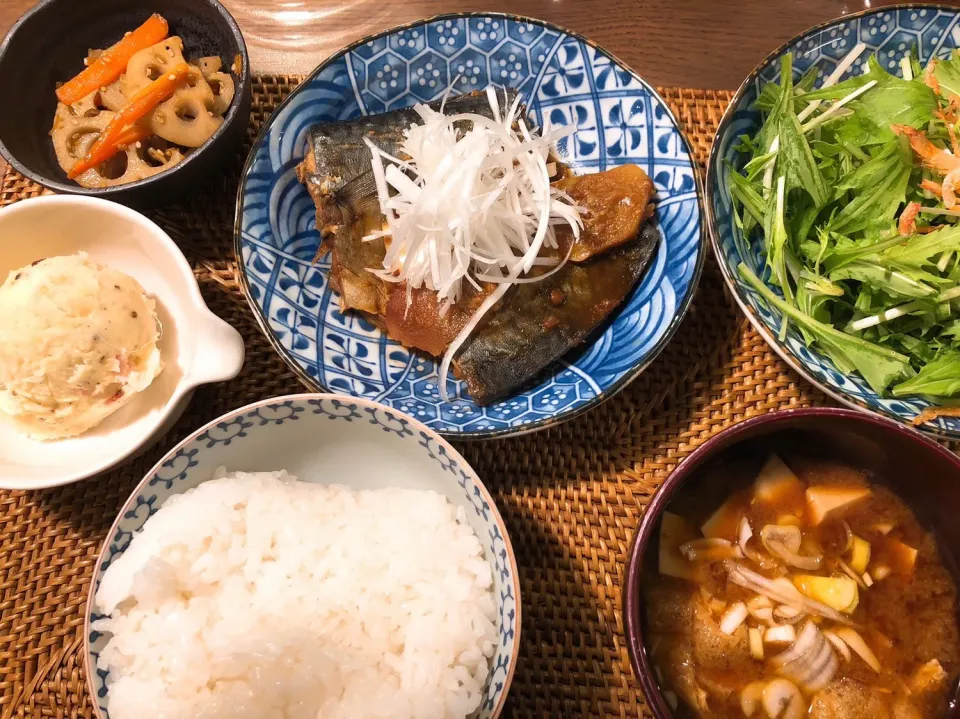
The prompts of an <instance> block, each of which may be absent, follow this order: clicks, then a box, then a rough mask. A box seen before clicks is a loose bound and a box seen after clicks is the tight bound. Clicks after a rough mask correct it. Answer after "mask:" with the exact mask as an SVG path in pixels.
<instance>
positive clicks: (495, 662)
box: [84, 394, 521, 719]
mask: <svg viewBox="0 0 960 719" xmlns="http://www.w3.org/2000/svg"><path fill="white" fill-rule="evenodd" d="M218 467H226V469H227V471H230V472H237V471H239V472H275V471H278V470H281V469H285V470H287V471H288V472H289V473H290V474H292V475H293V476H295V477H297V478H298V479H299V480H301V481H307V482H322V483H328V484H339V485H345V486H349V487H351V488H352V489H354V490H366V489H380V488H383V487H400V488H403V489H417V490H432V491H434V492H437V493H438V494H442V495H444V496H445V497H447V499H448V500H449V501H450V502H451V503H452V504H454V505H456V506H457V507H461V508H462V509H463V510H464V516H465V517H466V521H467V522H468V523H469V524H470V526H471V527H472V528H473V530H474V531H475V532H476V533H477V536H478V537H479V538H480V543H481V544H482V545H483V552H484V559H485V560H486V561H487V562H489V563H490V569H491V572H492V574H493V592H494V600H495V603H496V605H497V609H498V612H497V613H498V617H499V618H498V620H497V629H498V632H499V635H500V640H499V642H498V644H497V646H496V648H495V652H494V655H493V657H492V658H491V660H490V676H489V678H488V680H487V686H486V689H485V691H484V697H483V703H482V705H481V707H480V709H479V710H478V711H477V713H476V714H475V715H474V716H473V719H496V718H497V717H498V716H499V715H500V713H501V711H502V709H503V705H504V701H505V700H506V696H507V691H508V689H509V687H510V682H511V680H512V679H513V674H514V670H515V669H516V663H517V657H518V655H519V652H520V607H521V604H520V580H519V575H518V573H517V560H516V557H515V555H514V553H513V547H512V545H511V544H510V538H509V536H508V535H507V528H506V525H504V523H503V518H502V517H501V516H500V513H499V512H498V511H497V507H496V504H495V503H494V501H493V498H492V497H491V496H490V493H489V492H488V491H487V489H486V487H484V485H483V482H481V481H480V478H479V477H478V476H477V474H476V472H474V471H473V469H472V468H471V467H470V465H469V464H467V462H466V460H464V459H463V457H461V456H460V454H459V453H458V452H457V451H456V450H455V449H454V448H453V447H452V446H450V445H449V444H448V443H447V442H446V441H445V440H444V439H442V438H441V437H440V436H438V435H437V434H436V433H435V432H433V431H431V430H429V429H428V428H427V427H425V426H424V425H422V424H421V423H419V422H417V421H415V420H412V419H411V418H410V417H407V416H405V415H403V414H401V413H399V412H395V411H394V410H392V409H390V408H389V407H384V406H383V405H379V404H375V403H373V402H368V401H366V400H360V399H353V398H343V397H339V396H334V395H319V394H302V395H291V396H287V397H274V398H272V399H267V400H263V401H261V402H256V403H254V404H251V405H248V406H246V407H242V408H241V409H238V410H234V411H233V412H229V413H228V414H225V415H224V416H222V417H220V418H219V419H216V420H214V421H213V422H210V423H209V424H208V425H206V426H205V427H201V428H200V429H198V430H197V431H196V432H194V433H193V434H192V435H190V436H189V437H187V438H186V439H184V440H183V441H182V442H180V444H178V445H177V446H176V447H174V448H173V449H172V450H170V452H168V453H167V455H166V456H165V457H164V458H163V459H161V460H160V461H159V462H158V463H157V465H156V466H155V467H154V468H153V469H152V470H150V472H149V473H147V475H146V476H145V477H144V478H143V480H142V481H141V482H140V484H139V485H138V486H137V488H136V489H135V490H134V491H133V494H132V495H131V496H130V498H129V499H128V500H127V501H126V503H125V504H124V506H123V509H122V510H121V511H120V514H119V516H118V517H117V520H116V521H115V522H114V525H113V527H112V528H111V529H110V533H109V534H108V535H107V539H106V541H105V542H104V545H103V547H102V548H101V550H100V556H99V557H98V559H97V564H96V569H95V572H94V577H93V582H92V583H91V586H90V596H89V598H88V601H87V611H86V623H85V627H84V639H85V642H84V646H85V650H86V651H85V653H86V668H87V684H88V687H89V689H90V693H91V697H92V698H93V704H94V706H95V707H96V712H97V716H98V717H99V719H109V713H108V711H107V699H108V693H109V688H108V684H109V672H107V671H104V670H102V669H98V668H97V657H98V656H99V654H100V652H101V651H102V650H103V648H104V646H106V644H107V641H108V640H109V637H108V636H106V635H104V634H101V633H100V632H97V631H93V630H92V629H91V623H92V622H94V621H96V620H97V619H101V618H102V617H101V616H100V615H98V614H96V613H95V612H94V602H93V600H94V596H95V594H96V591H97V589H98V588H99V586H100V580H101V578H102V576H103V573H104V572H105V571H106V570H107V568H108V567H109V566H110V565H111V564H112V563H113V562H115V561H116V560H117V558H118V557H120V556H121V555H122V554H123V553H124V552H125V551H126V550H127V547H128V546H130V540H131V539H132V538H133V535H134V534H136V533H137V532H139V531H140V530H141V529H142V528H143V525H144V523H145V522H146V521H147V519H149V518H150V517H151V516H152V515H153V514H155V513H156V511H157V510H158V509H160V507H161V506H163V504H164V502H166V501H167V500H168V499H170V497H172V496H174V495H177V494H182V493H183V492H186V491H187V490H188V489H192V488H193V487H196V486H197V485H199V484H201V483H202V482H206V481H207V480H209V479H211V478H212V477H213V474H214V471H215V470H216V469H217V468H218ZM400 551H402V548H401V550H400ZM144 719H147V717H146V716H145V717H144Z"/></svg>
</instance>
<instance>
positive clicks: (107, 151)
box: [67, 62, 190, 180]
mask: <svg viewBox="0 0 960 719" xmlns="http://www.w3.org/2000/svg"><path fill="white" fill-rule="evenodd" d="M189 72H190V66H189V65H187V64H186V63H185V62H181V63H180V64H179V65H177V66H176V67H174V68H173V69H172V70H170V71H169V72H166V73H164V74H163V75H161V76H160V77H158V78H157V79H156V80H154V81H153V82H151V83H150V84H149V85H147V86H146V87H144V88H143V89H141V90H139V91H138V92H137V93H136V94H134V96H133V97H131V98H130V101H129V102H128V103H127V104H126V105H124V106H123V107H122V108H120V110H119V112H117V114H116V115H114V117H113V119H112V120H110V122H109V123H107V126H106V127H105V128H103V131H102V132H101V133H100V135H99V136H98V137H97V139H96V140H95V141H94V143H93V145H91V146H90V150H89V151H87V154H86V155H84V157H83V158H82V159H80V160H78V161H77V163H76V164H75V165H74V166H73V168H72V169H71V170H70V172H68V173H67V177H69V178H70V179H71V180H72V179H73V178H75V177H76V176H77V175H81V174H83V173H84V172H86V171H87V170H89V169H90V168H91V167H96V166H97V165H99V164H100V163H101V162H106V161H107V160H109V159H110V158H111V157H113V156H114V155H115V154H116V153H117V151H118V150H119V149H120V145H121V144H122V142H121V141H122V140H124V139H125V137H126V135H125V131H126V128H127V126H128V125H133V124H134V123H136V122H137V121H138V120H141V119H143V118H144V117H146V116H147V115H148V114H150V112H151V111H152V110H153V109H154V108H155V107H156V106H157V105H159V104H160V103H161V102H163V101H164V100H166V99H167V98H168V97H170V96H171V95H172V94H173V93H174V92H176V91H177V88H178V87H180V85H181V83H182V82H183V81H184V80H185V79H186V77H187V75H188V74H189ZM127 141H128V142H129V140H127Z"/></svg>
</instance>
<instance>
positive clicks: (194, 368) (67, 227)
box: [0, 195, 244, 489]
mask: <svg viewBox="0 0 960 719" xmlns="http://www.w3.org/2000/svg"><path fill="white" fill-rule="evenodd" d="M79 251H84V252H86V253H87V254H89V255H90V257H91V259H93V260H94V261H96V262H99V263H100V264H103V265H108V266H110V267H113V268H115V269H117V270H120V271H121V272H124V273H126V274H127V275H129V276H131V277H133V278H134V279H135V280H137V281H138V282H139V283H140V284H141V285H142V286H143V288H144V289H145V290H146V292H147V294H148V295H150V296H151V297H152V298H153V299H154V300H155V301H156V304H157V314H158V316H159V318H160V321H161V322H162V323H163V337H162V339H161V340H160V353H161V356H162V357H163V360H164V364H165V366H164V370H163V372H162V373H161V374H160V376H159V377H157V379H156V380H154V382H153V384H152V385H151V386H150V387H149V388H148V389H147V390H146V391H145V392H142V393H141V394H139V395H138V396H136V397H135V398H133V399H132V400H130V402H129V403H128V404H127V405H125V406H124V407H123V408H122V409H120V410H119V411H118V412H116V413H115V414H113V415H111V416H110V417H109V418H108V419H107V420H106V421H105V422H103V424H101V425H100V426H98V427H95V428H94V429H92V430H90V431H89V432H86V433H85V434H82V435H80V436H79V437H75V438H71V439H65V440H59V441H53V442H40V441H35V440H32V439H29V438H28V437H26V436H24V435H23V434H22V433H20V432H18V431H17V430H16V429H15V428H14V426H13V424H12V423H11V422H9V420H7V419H6V418H0V488H3V489H40V488H45V487H54V486H58V485H62V484H69V483H71V482H76V481H78V480H80V479H84V478H86V477H90V476H91V475H94V474H97V473H98V472H102V471H104V470H106V469H109V468H110V467H112V466H114V465H115V464H117V463H118V462H120V461H122V460H123V459H126V458H127V457H129V456H131V455H133V454H135V453H137V452H139V451H142V450H144V449H146V448H147V447H148V446H149V443H150V442H151V441H153V440H156V439H159V437H160V435H161V434H162V433H163V432H164V431H166V430H167V429H169V428H170V426H171V425H172V424H173V423H174V422H175V421H176V420H177V418H179V416H180V414H182V412H183V410H184V409H185V408H186V405H187V402H188V401H189V399H190V395H191V394H192V392H193V390H194V389H195V388H196V387H197V386H198V385H201V384H206V383H209V382H220V381H223V380H227V379H230V378H232V377H235V376H236V375H237V374H238V373H239V372H240V368H241V367H242V366H243V356H244V350H243V340H242V338H241V337H240V334H239V333H238V332H237V331H236V330H235V329H233V328H232V327H231V326H230V325H228V324H227V323H226V322H224V321H223V320H221V319H220V318H219V317H217V316H216V315H214V314H213V313H212V312H211V311H210V310H209V309H207V306H206V305H205V304H204V302H203V298H202V297H201V296H200V288H199V287H198V286H197V281H196V279H195V278H194V276H193V271H192V269H191V268H190V265H189V264H188V263H187V260H186V258H185V257H184V256H183V254H182V253H181V252H180V250H179V249H178V248H177V246H176V244H174V242H173V240H171V239H170V237H169V236H168V235H167V234H166V233H165V232H164V231H163V230H161V229H160V228H159V227H158V226H157V225H156V224H154V223H153V222H151V221H150V220H148V219H147V218H146V217H144V216H143V215H141V214H139V213H137V212H135V211H133V210H131V209H129V208H126V207H123V206H122V205H117V204H115V203H112V202H108V201H106V200H100V199H96V198H91V197H80V196H73V195H56V196H47V197H39V198H36V199H32V200H25V201H23V202H18V203H16V204H14V205H11V206H9V207H7V208H5V209H3V210H0V282H2V281H3V280H5V279H6V277H7V274H8V273H9V272H10V271H12V270H16V269H18V268H20V267H23V266H24V265H28V264H30V263H31V262H34V261H36V260H40V259H43V258H46V257H53V256H56V255H70V254H74V253H76V252H79Z"/></svg>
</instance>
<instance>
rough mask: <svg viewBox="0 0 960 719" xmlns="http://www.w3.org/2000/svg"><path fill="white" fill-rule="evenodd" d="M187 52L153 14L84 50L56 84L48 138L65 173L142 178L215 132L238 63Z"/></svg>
mask: <svg viewBox="0 0 960 719" xmlns="http://www.w3.org/2000/svg"><path fill="white" fill-rule="evenodd" d="M185 52H189V48H184V44H183V41H182V40H181V38H179V37H177V36H176V35H170V34H169V26H168V24H167V21H166V20H165V19H164V18H163V17H161V16H160V15H156V14H155V15H152V16H151V17H150V18H148V19H147V21H146V22H144V23H143V24H142V25H141V26H140V27H138V28H136V29H135V30H133V31H132V32H128V33H127V34H126V35H124V36H123V37H122V38H120V39H119V40H118V41H117V42H116V43H115V44H114V45H112V46H111V47H108V48H106V49H105V50H90V51H89V53H88V54H87V57H86V58H85V59H84V65H85V66H86V67H85V69H84V70H83V71H82V72H81V73H80V74H78V75H77V76H76V77H74V78H72V79H70V80H68V81H66V82H64V83H62V84H61V85H59V86H58V87H57V88H56V94H57V100H58V102H57V109H56V113H55V115H54V118H53V128H52V129H51V130H50V138H51V140H52V142H53V147H54V151H55V152H56V156H57V162H58V163H59V164H60V167H62V168H63V170H64V172H66V173H67V177H68V178H69V179H71V180H73V181H74V182H76V183H77V184H78V185H81V186H82V187H88V188H102V187H113V186H115V185H123V184H127V183H130V182H135V181H137V180H142V179H145V178H147V177H151V176H153V175H156V174H157V173H160V172H163V171H164V170H167V169H169V168H171V167H173V166H174V165H177V164H178V163H180V162H182V161H183V159H184V157H186V156H187V154H189V153H190V152H191V150H193V149H194V148H198V147H200V146H201V145H203V144H204V143H205V142H206V141H207V140H209V139H210V138H211V137H212V136H213V135H214V133H215V132H216V131H217V130H218V129H219V128H220V126H221V125H222V124H223V121H224V115H225V114H226V113H227V110H228V109H229V108H230V104H231V102H232V101H233V97H234V94H235V90H236V86H235V83H234V79H233V75H232V74H231V72H236V71H238V69H239V68H237V67H234V68H228V69H225V68H224V67H223V62H222V60H221V59H220V58H219V57H200V58H195V59H192V60H188V59H187V57H186V55H185V54H184V53H185ZM234 64H235V65H236V63H234Z"/></svg>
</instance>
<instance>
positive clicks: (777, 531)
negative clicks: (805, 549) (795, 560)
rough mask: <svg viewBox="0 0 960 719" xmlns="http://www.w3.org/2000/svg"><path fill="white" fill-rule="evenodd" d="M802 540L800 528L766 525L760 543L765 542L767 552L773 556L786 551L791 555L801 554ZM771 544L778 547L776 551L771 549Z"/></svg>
mask: <svg viewBox="0 0 960 719" xmlns="http://www.w3.org/2000/svg"><path fill="white" fill-rule="evenodd" d="M802 540H803V535H802V534H801V533H800V528H799V527H793V526H790V525H783V526H781V525H779V524H765V525H764V526H763V529H761V530H760V541H761V542H763V546H764V547H766V548H767V551H768V552H771V553H772V554H778V553H779V552H780V551H782V550H784V549H786V551H788V552H791V553H796V552H799V551H800V542H801V541H802ZM771 544H772V545H774V547H776V550H774V549H773V548H771V546H770V545H771Z"/></svg>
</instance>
